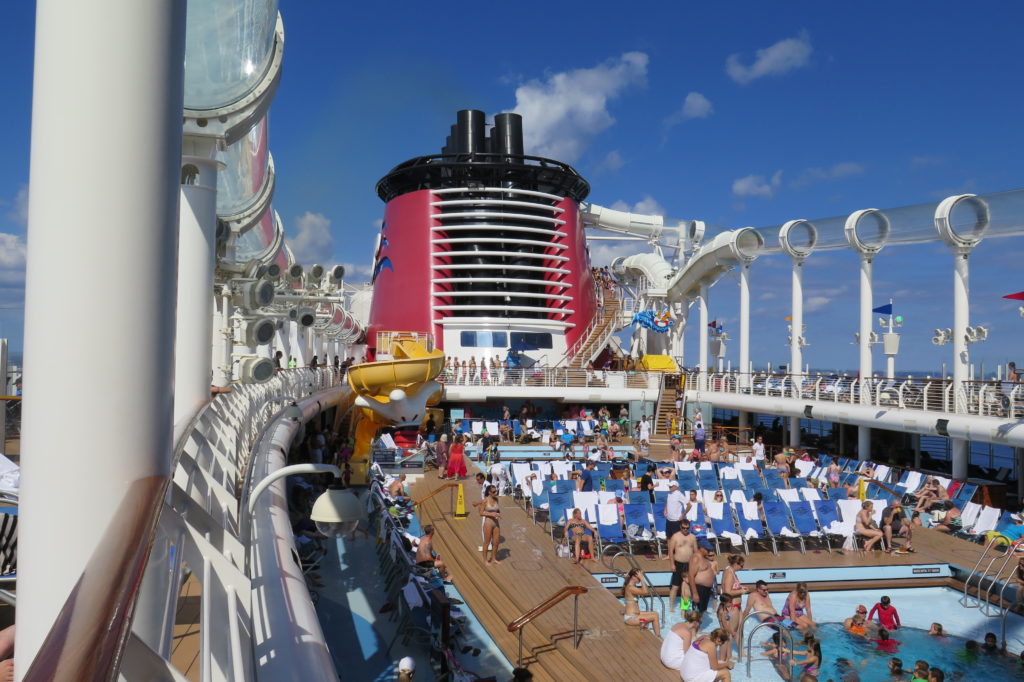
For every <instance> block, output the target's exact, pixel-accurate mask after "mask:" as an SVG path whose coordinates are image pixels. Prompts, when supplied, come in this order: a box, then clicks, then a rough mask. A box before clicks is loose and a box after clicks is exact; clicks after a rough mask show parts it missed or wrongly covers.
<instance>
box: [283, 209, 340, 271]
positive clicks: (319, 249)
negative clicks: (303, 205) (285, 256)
mask: <svg viewBox="0 0 1024 682" xmlns="http://www.w3.org/2000/svg"><path fill="white" fill-rule="evenodd" d="M295 226H296V227H297V228H298V231H299V232H298V234H296V235H295V236H294V237H291V238H289V239H288V245H289V246H290V247H291V249H292V253H293V254H295V260H296V261H298V262H299V263H300V264H302V265H311V264H312V263H316V262H320V261H323V260H329V258H330V256H331V254H332V253H333V252H334V238H333V237H332V236H331V221H330V220H328V218H327V217H326V216H325V215H324V214H322V213H313V212H312V211H306V212H305V213H303V214H302V215H301V216H299V217H298V218H296V219H295Z"/></svg>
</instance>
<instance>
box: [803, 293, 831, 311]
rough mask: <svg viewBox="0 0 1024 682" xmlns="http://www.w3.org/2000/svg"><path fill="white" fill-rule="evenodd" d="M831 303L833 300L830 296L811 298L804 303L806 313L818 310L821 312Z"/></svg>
mask: <svg viewBox="0 0 1024 682" xmlns="http://www.w3.org/2000/svg"><path fill="white" fill-rule="evenodd" d="M831 302H832V299H831V298H829V297H828V296H811V297H810V298H808V299H807V300H806V301H804V312H805V313H813V312H815V311H816V310H821V309H822V308H824V307H825V306H827V305H828V304H829V303H831Z"/></svg>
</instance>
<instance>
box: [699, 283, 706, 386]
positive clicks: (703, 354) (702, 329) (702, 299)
mask: <svg viewBox="0 0 1024 682" xmlns="http://www.w3.org/2000/svg"><path fill="white" fill-rule="evenodd" d="M697 305H698V306H699V308H698V310H699V311H700V333H699V336H700V364H699V365H698V366H697V368H698V371H699V372H700V374H699V375H698V376H700V381H699V383H698V388H699V389H701V390H706V389H707V386H708V381H707V378H708V377H707V373H708V285H707V284H705V283H703V282H701V285H700V297H699V298H698V299H697Z"/></svg>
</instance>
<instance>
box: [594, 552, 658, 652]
mask: <svg viewBox="0 0 1024 682" xmlns="http://www.w3.org/2000/svg"><path fill="white" fill-rule="evenodd" d="M608 547H614V548H615V551H614V552H613V553H611V554H610V555H603V556H602V557H601V563H602V564H604V566H605V568H607V569H608V570H609V571H611V572H612V573H614V574H615V575H617V576H619V577H620V578H625V577H626V573H627V572H628V571H620V570H619V569H617V568H615V560H616V559H618V558H619V557H625V558H626V562H627V563H628V564H629V567H630V568H640V564H638V563H637V561H636V557H634V556H633V555H632V554H630V553H629V552H627V551H626V550H624V549H622V547H621V546H619V545H608ZM642 575H643V578H644V585H646V586H647V596H646V597H640V599H641V600H643V601H644V602H645V603H646V605H647V609H646V610H647V611H653V610H654V600H655V599H657V600H658V605H659V606H660V607H661V627H662V629H664V627H665V597H663V596H661V595H660V594H658V593H657V592H655V591H654V585H652V584H651V579H650V578H648V577H647V572H646V571H644V572H643V574H642ZM657 634H658V636H659V637H660V636H661V633H660V632H659V633H657Z"/></svg>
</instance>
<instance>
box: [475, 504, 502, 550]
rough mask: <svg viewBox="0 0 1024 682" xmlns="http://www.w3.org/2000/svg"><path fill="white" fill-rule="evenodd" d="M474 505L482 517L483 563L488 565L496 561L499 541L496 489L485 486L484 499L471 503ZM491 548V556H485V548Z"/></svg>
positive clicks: (499, 512) (498, 508)
mask: <svg viewBox="0 0 1024 682" xmlns="http://www.w3.org/2000/svg"><path fill="white" fill-rule="evenodd" d="M473 506H474V507H477V508H478V509H479V510H480V517H481V518H482V519H483V521H482V525H483V545H484V546H483V549H482V552H483V556H484V564H485V565H487V566H490V565H491V564H496V563H498V544H499V543H500V542H501V526H500V521H501V509H500V507H499V506H498V489H497V488H496V487H495V486H493V485H489V486H487V494H486V496H485V497H484V499H482V500H479V501H478V502H474V503H473ZM488 546H489V547H490V548H491V558H490V559H488V558H487V548H488Z"/></svg>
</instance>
